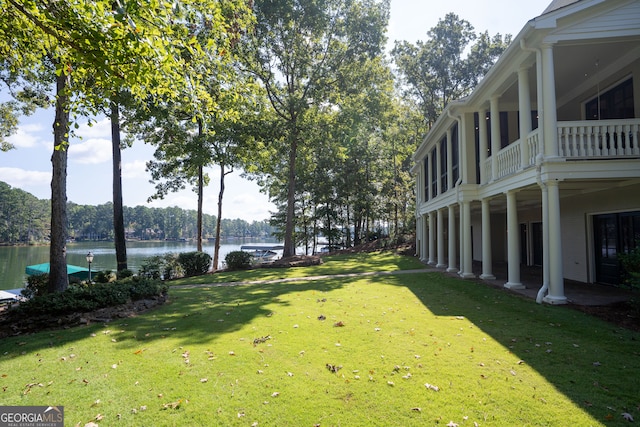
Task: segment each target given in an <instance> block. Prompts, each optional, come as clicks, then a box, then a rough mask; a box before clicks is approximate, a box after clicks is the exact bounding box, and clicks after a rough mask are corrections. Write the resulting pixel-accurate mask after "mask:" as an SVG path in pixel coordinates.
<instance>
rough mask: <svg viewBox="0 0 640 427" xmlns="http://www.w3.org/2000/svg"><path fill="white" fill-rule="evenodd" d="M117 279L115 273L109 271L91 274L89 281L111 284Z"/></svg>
mask: <svg viewBox="0 0 640 427" xmlns="http://www.w3.org/2000/svg"><path fill="white" fill-rule="evenodd" d="M116 279H117V277H116V273H114V272H112V271H111V270H104V271H96V272H95V274H93V273H92V274H91V280H92V281H94V282H96V283H111V282H115V281H116Z"/></svg>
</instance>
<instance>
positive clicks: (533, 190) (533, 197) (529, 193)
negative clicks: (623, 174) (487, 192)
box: [471, 179, 640, 215]
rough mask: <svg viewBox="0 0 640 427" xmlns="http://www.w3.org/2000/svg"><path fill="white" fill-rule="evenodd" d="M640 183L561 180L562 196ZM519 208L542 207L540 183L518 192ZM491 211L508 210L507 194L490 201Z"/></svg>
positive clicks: (477, 210)
mask: <svg viewBox="0 0 640 427" xmlns="http://www.w3.org/2000/svg"><path fill="white" fill-rule="evenodd" d="M629 185H640V179H629V180H623V181H621V180H620V179H588V180H580V181H577V180H576V181H571V180H566V181H561V182H560V185H559V189H560V198H561V199H568V198H571V197H574V196H577V195H582V194H589V193H598V192H602V191H607V190H609V189H611V188H613V187H624V186H629ZM516 199H517V201H518V209H520V210H523V209H542V192H541V190H540V187H539V186H538V185H530V186H528V187H524V188H522V189H520V190H518V192H517V194H516ZM489 207H490V211H491V213H500V212H506V210H507V198H506V196H505V195H501V196H496V197H494V198H492V199H491V200H490V201H489ZM471 212H472V215H476V214H477V215H480V214H481V212H482V206H481V204H480V203H472V204H471Z"/></svg>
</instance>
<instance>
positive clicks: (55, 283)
mask: <svg viewBox="0 0 640 427" xmlns="http://www.w3.org/2000/svg"><path fill="white" fill-rule="evenodd" d="M69 86H70V77H69V76H68V75H66V74H65V73H64V71H63V72H61V73H60V74H59V75H58V76H56V117H55V120H54V122H53V146H54V147H53V154H52V155H51V165H52V172H53V173H52V176H51V245H50V246H49V286H48V291H49V292H50V293H53V292H62V291H64V290H65V289H67V286H69V277H68V276H67V236H68V234H67V233H68V230H67V226H68V224H67V154H68V151H67V145H68V143H69Z"/></svg>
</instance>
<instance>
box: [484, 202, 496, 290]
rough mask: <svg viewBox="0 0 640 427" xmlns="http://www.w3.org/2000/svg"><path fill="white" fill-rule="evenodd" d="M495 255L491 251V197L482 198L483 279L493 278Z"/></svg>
mask: <svg viewBox="0 0 640 427" xmlns="http://www.w3.org/2000/svg"><path fill="white" fill-rule="evenodd" d="M492 263H493V256H492V253H491V211H490V210H489V199H482V274H481V275H480V278H481V279H483V280H493V279H495V278H496V276H494V275H493V265H492Z"/></svg>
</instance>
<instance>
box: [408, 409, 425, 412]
mask: <svg viewBox="0 0 640 427" xmlns="http://www.w3.org/2000/svg"><path fill="white" fill-rule="evenodd" d="M411 410H412V411H413V412H422V408H411Z"/></svg>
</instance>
